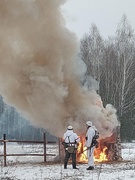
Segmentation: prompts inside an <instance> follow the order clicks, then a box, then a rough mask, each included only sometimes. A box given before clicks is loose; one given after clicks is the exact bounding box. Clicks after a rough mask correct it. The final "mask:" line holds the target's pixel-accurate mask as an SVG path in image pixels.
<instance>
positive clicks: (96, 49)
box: [80, 24, 103, 82]
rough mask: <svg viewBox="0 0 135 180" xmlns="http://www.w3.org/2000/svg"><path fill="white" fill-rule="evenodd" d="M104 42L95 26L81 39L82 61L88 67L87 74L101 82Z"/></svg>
mask: <svg viewBox="0 0 135 180" xmlns="http://www.w3.org/2000/svg"><path fill="white" fill-rule="evenodd" d="M102 50H103V40H102V37H101V36H100V34H99V31H98V29H97V27H96V25H95V24H92V26H91V28H90V32H89V34H88V35H85V36H84V37H83V38H82V39H81V46H80V54H81V59H82V60H83V61H84V62H85V64H86V65H87V74H88V75H91V76H92V77H93V78H94V79H95V80H96V81H98V82H99V81H100V66H101V64H102Z"/></svg>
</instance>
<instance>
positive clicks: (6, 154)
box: [0, 133, 61, 166]
mask: <svg viewBox="0 0 135 180" xmlns="http://www.w3.org/2000/svg"><path fill="white" fill-rule="evenodd" d="M60 141H61V140H60V139H59V141H58V148H59V158H60V157H61V156H60ZM0 142H1V143H3V146H4V148H3V149H4V151H3V154H0V157H1V156H3V157H4V166H7V158H6V157H7V156H43V157H44V163H45V162H46V156H56V154H47V153H46V149H47V147H46V145H47V144H56V143H57V141H47V140H46V134H45V133H44V134H43V140H42V141H26V140H8V139H6V134H3V139H0ZM9 142H11V143H12V142H16V143H25V144H31V143H32V144H43V151H44V152H43V153H42V154H38V153H34V154H33V153H21V154H8V153H7V148H6V147H7V143H9ZM60 159H61V158H60Z"/></svg>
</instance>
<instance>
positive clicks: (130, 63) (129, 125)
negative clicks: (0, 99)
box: [80, 14, 135, 140]
mask: <svg viewBox="0 0 135 180" xmlns="http://www.w3.org/2000/svg"><path fill="white" fill-rule="evenodd" d="M93 32H95V33H93ZM80 56H81V58H82V60H83V61H84V62H85V63H86V64H87V74H88V75H90V76H92V77H93V78H95V79H96V80H97V81H98V83H99V90H98V93H99V95H100V96H101V97H102V101H103V103H104V105H106V104H107V103H108V102H110V103H111V104H112V105H114V107H115V108H116V109H117V115H118V118H119V121H120V123H121V135H122V139H123V140H131V139H133V138H135V108H134V107H135V91H134V89H135V71H134V69H135V34H134V31H133V29H132V28H131V26H130V23H129V22H128V20H127V17H126V15H125V14H124V15H123V17H122V19H121V20H120V22H119V24H118V27H117V30H116V34H115V36H114V37H109V38H108V39H107V40H103V39H102V38H101V36H100V34H99V32H98V30H97V28H96V27H95V26H93V25H92V27H91V31H90V32H89V34H87V35H85V36H84V37H83V38H82V40H81V46H80Z"/></svg>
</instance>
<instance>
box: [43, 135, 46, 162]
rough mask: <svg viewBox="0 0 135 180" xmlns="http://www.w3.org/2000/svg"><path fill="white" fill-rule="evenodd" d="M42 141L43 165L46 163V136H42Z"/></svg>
mask: <svg viewBox="0 0 135 180" xmlns="http://www.w3.org/2000/svg"><path fill="white" fill-rule="evenodd" d="M43 141H44V163H45V162H46V134H45V133H44V136H43Z"/></svg>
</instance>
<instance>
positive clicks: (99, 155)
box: [94, 146, 108, 162]
mask: <svg viewBox="0 0 135 180" xmlns="http://www.w3.org/2000/svg"><path fill="white" fill-rule="evenodd" d="M106 150H107V147H106V146H105V147H104V148H103V150H102V151H101V150H100V147H99V148H97V149H95V151H94V161H95V162H105V161H108V159H107V156H106V153H105V152H106Z"/></svg>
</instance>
